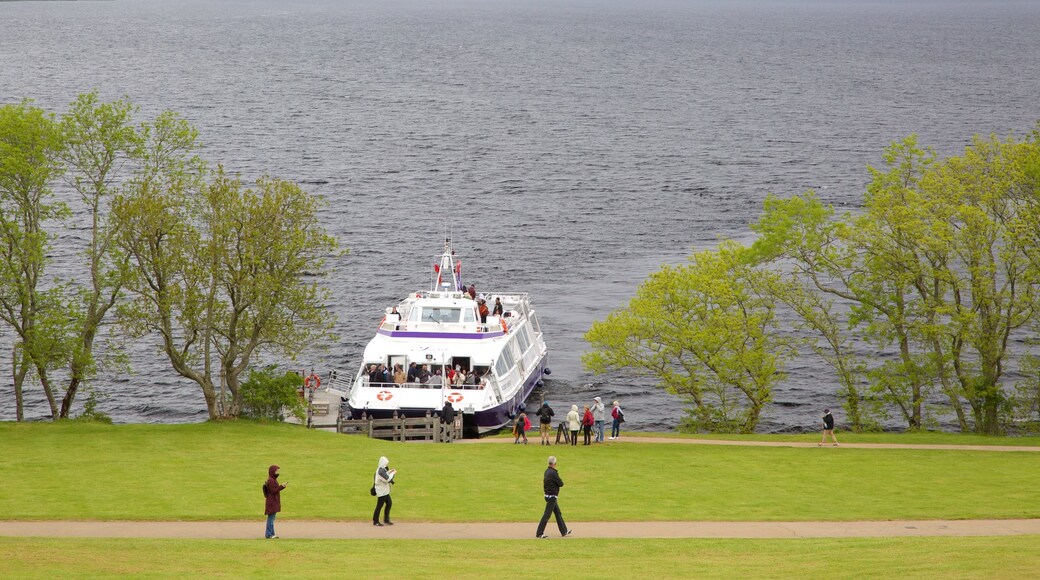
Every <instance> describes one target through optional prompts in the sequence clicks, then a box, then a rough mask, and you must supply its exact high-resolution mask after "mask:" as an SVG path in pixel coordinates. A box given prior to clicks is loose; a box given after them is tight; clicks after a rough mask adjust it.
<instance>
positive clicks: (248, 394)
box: [241, 366, 306, 421]
mask: <svg viewBox="0 0 1040 580" xmlns="http://www.w3.org/2000/svg"><path fill="white" fill-rule="evenodd" d="M301 384H302V379H300V375H298V374H296V373H294V372H292V371H286V372H284V373H279V372H278V367H276V366H268V367H264V368H263V369H262V370H252V371H250V372H249V378H248V379H246V381H245V382H243V383H242V389H241V393H242V414H243V415H244V416H246V417H251V418H254V419H271V420H281V419H282V418H283V415H282V414H283V412H284V413H286V414H292V415H294V416H295V417H296V418H297V419H299V420H301V421H303V420H304V418H305V417H306V409H305V408H304V406H303V401H302V400H301V399H300V397H299V395H297V392H296V390H297V389H298V388H299V387H300V385H301Z"/></svg>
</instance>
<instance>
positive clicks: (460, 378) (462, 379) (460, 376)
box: [451, 365, 466, 386]
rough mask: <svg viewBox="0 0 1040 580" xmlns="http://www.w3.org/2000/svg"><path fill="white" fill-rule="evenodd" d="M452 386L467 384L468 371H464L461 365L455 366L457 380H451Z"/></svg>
mask: <svg viewBox="0 0 1040 580" xmlns="http://www.w3.org/2000/svg"><path fill="white" fill-rule="evenodd" d="M451 384H452V385H455V386H462V385H464V384H466V371H464V370H462V366H461V365H456V366H455V378H453V379H452V380H451Z"/></svg>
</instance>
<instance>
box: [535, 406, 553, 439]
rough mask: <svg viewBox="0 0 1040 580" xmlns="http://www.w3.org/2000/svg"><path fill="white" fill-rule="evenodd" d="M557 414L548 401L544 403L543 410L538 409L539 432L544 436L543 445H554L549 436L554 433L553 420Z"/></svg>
mask: <svg viewBox="0 0 1040 580" xmlns="http://www.w3.org/2000/svg"><path fill="white" fill-rule="evenodd" d="M554 415H556V412H555V411H553V410H552V407H550V406H549V402H548V401H542V408H541V409H538V431H539V432H540V433H541V435H542V445H552V443H550V442H549V435H550V434H551V433H552V420H553V416H554Z"/></svg>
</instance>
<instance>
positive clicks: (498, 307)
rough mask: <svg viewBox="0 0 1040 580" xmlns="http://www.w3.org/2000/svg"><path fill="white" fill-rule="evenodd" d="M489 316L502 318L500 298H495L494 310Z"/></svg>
mask: <svg viewBox="0 0 1040 580" xmlns="http://www.w3.org/2000/svg"><path fill="white" fill-rule="evenodd" d="M491 314H494V315H495V316H502V299H501V298H498V297H496V298H495V309H494V310H492V311H491Z"/></svg>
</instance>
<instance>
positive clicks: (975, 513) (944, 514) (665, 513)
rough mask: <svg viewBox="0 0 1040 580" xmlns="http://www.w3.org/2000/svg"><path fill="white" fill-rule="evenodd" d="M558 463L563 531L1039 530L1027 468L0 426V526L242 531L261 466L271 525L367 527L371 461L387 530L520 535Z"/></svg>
mask: <svg viewBox="0 0 1040 580" xmlns="http://www.w3.org/2000/svg"><path fill="white" fill-rule="evenodd" d="M550 452H551V453H554V454H556V455H557V456H559V461H560V470H561V474H562V476H563V479H564V480H565V481H566V486H565V488H564V490H563V496H562V499H561V503H562V505H563V508H564V511H565V514H566V515H567V518H568V520H573V521H576V522H577V521H601V520H608V521H611V520H612V521H625V520H629V521H637V520H863V519H904V518H905V519H941V518H950V519H968V518H1023V517H1040V488H1038V486H1036V485H1035V482H1036V481H1037V480H1038V479H1040V460H1038V457H1037V455H1036V454H1035V453H1015V452H985V451H972V452H958V451H920V450H869V449H841V448H839V449H833V448H822V449H820V448H816V447H813V448H772V447H765V448H762V447H754V448H747V447H720V446H693V445H679V444H655V445H645V444H644V445H639V444H629V445H626V444H625V442H624V440H622V441H621V442H620V443H617V444H612V445H609V444H608V445H603V446H595V447H582V446H578V447H566V446H553V447H551V448H544V447H539V446H537V445H528V446H526V447H524V446H514V445H502V444H486V445H431V444H399V443H389V442H381V441H375V440H370V439H366V438H362V437H353V436H351V437H348V436H343V435H336V434H333V433H324V432H314V431H306V430H303V429H300V428H298V427H292V426H285V425H258V424H254V423H248V422H238V423H224V424H197V425H122V426H105V425H91V424H75V423H67V424H57V425H54V424H29V425H16V424H2V425H0V454H2V456H3V457H4V458H5V470H4V476H3V478H4V493H3V494H2V495H0V514H3V516H2V518H3V519H22V520H29V519H102V520H104V519H114V520H120V519H132V520H211V519H216V520H220V519H249V518H255V517H258V516H259V514H261V513H262V508H263V497H262V496H261V493H260V489H259V487H260V484H261V483H262V482H263V481H264V478H265V477H266V471H267V466H268V465H269V464H271V463H277V464H279V465H281V466H282V472H283V479H284V480H286V481H288V483H289V488H288V489H287V490H286V492H285V493H284V495H283V507H284V511H283V513H282V515H281V517H282V518H283V519H284V518H307V519H311V518H323V519H346V520H364V519H367V518H369V517H371V509H372V498H371V497H370V496H369V495H368V488H369V486H370V485H371V477H372V472H373V471H374V469H375V466H376V460H377V458H378V457H379V456H380V455H387V456H388V457H390V459H391V461H392V465H393V466H394V467H396V468H397V469H398V470H399V478H400V483H399V484H398V485H397V486H396V488H395V490H394V515H395V519H400V520H407V521H530V520H532V518H536V517H537V516H538V515H539V514H540V512H541V504H542V500H541V473H542V471H543V469H544V464H545V458H546V456H547V455H548V454H549V453H550Z"/></svg>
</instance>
